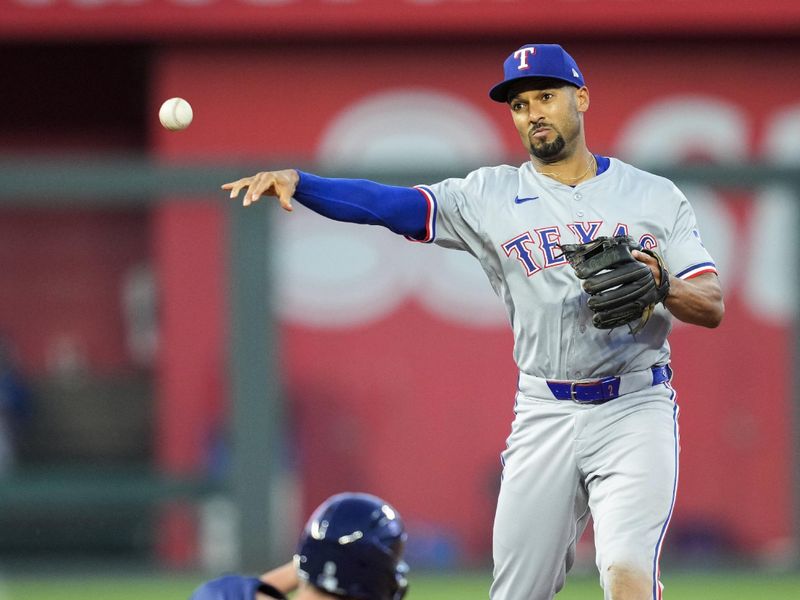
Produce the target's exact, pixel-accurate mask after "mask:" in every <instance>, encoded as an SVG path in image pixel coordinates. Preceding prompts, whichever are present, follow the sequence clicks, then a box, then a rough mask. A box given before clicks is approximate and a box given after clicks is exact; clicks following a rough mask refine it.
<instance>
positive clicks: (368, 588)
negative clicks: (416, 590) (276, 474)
mask: <svg viewBox="0 0 800 600" xmlns="http://www.w3.org/2000/svg"><path fill="white" fill-rule="evenodd" d="M405 541H406V533H405V527H404V526H403V521H402V519H401V518H400V515H399V513H398V512H397V511H396V510H395V509H394V508H393V507H392V506H391V505H390V504H388V503H387V502H385V501H384V500H381V499H380V498H378V497H377V496H373V495H371V494H363V493H349V492H348V493H343V494H337V495H335V496H331V497H330V498H328V499H327V500H326V501H325V502H323V503H322V504H321V505H320V506H319V507H318V508H317V509H316V510H315V511H314V514H312V515H311V517H310V518H309V520H308V522H307V523H306V526H305V529H304V530H303V533H302V535H301V536H300V542H299V544H298V550H297V554H295V556H294V558H293V560H292V561H291V562H288V563H286V564H284V565H282V566H280V567H278V568H276V569H273V570H272V571H268V572H267V573H264V574H263V575H262V576H261V577H259V578H256V577H245V576H242V575H226V576H224V577H220V578H217V579H213V580H211V581H208V582H206V583H204V584H203V585H201V586H200V587H199V588H197V590H195V592H194V593H193V594H192V596H191V598H190V599H189V600H270V599H273V598H278V599H279V600H286V594H289V593H290V592H294V591H295V590H298V592H297V594H296V595H295V596H293V598H295V599H296V600H330V599H331V597H334V598H343V599H345V600H401V599H402V598H403V596H405V593H406V590H407V589H408V582H407V580H406V575H407V573H408V567H407V565H406V563H405V562H404V561H403V550H404V547H405Z"/></svg>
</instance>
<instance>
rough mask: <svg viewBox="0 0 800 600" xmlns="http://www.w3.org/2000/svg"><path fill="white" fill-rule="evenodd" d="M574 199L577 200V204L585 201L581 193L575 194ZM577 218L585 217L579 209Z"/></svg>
mask: <svg viewBox="0 0 800 600" xmlns="http://www.w3.org/2000/svg"><path fill="white" fill-rule="evenodd" d="M572 197H573V198H574V199H575V202H580V201H581V200H582V199H583V194H581V193H580V192H575V193H574V194H572ZM575 216H576V217H577V218H582V217H583V211H582V210H580V209H577V210H576V211H575Z"/></svg>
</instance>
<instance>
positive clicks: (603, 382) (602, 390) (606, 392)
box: [569, 375, 618, 404]
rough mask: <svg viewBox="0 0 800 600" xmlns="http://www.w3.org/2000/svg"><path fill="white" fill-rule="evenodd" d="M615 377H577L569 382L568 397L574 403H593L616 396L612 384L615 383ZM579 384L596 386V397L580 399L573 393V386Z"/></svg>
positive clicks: (574, 391) (574, 390)
mask: <svg viewBox="0 0 800 600" xmlns="http://www.w3.org/2000/svg"><path fill="white" fill-rule="evenodd" d="M617 379H618V378H617V377H615V376H613V375H612V376H610V377H603V378H602V379H578V380H576V381H571V382H570V384H569V399H570V400H572V401H573V402H575V403H576V404H595V403H598V402H604V401H607V400H611V399H613V398H616V397H617V394H615V393H614V384H615V383H617ZM579 385H591V386H598V387H599V389H598V397H597V398H592V399H590V400H580V399H579V398H578V397H577V396H576V395H575V394H576V389H575V388H576V387H577V386H579Z"/></svg>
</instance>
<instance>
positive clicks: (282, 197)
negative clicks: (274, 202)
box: [278, 186, 294, 212]
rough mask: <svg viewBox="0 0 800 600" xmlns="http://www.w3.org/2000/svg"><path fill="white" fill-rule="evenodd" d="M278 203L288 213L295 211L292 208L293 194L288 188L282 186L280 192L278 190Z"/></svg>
mask: <svg viewBox="0 0 800 600" xmlns="http://www.w3.org/2000/svg"><path fill="white" fill-rule="evenodd" d="M278 201H279V202H280V204H281V208H282V209H283V210H285V211H287V212H292V211H293V210H294V208H293V207H292V192H291V191H290V190H289V188H287V187H286V186H281V188H280V190H278Z"/></svg>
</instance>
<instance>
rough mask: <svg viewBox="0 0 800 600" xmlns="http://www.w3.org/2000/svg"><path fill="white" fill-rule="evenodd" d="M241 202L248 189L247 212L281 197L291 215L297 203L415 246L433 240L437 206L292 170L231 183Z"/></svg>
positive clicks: (385, 188) (372, 185)
mask: <svg viewBox="0 0 800 600" xmlns="http://www.w3.org/2000/svg"><path fill="white" fill-rule="evenodd" d="M222 189H224V190H230V192H231V198H236V197H237V196H238V195H239V192H241V191H242V190H243V189H246V190H247V191H246V192H245V195H244V201H243V204H244V206H249V205H250V204H252V203H253V202H256V201H257V200H258V199H259V198H260V197H261V196H262V195H269V196H277V197H278V199H279V201H280V204H281V206H282V207H283V208H284V209H285V210H287V211H291V210H292V197H294V199H295V200H297V201H298V202H300V203H301V204H303V205H304V206H306V207H308V208H310V209H311V210H313V211H314V212H317V213H319V214H321V215H323V216H325V217H328V218H329V219H334V220H337V221H345V222H347V223H361V224H368V225H381V226H383V227H386V228H387V229H390V230H391V231H393V232H395V233H398V234H400V235H404V236H407V237H409V238H412V239H415V240H426V241H427V240H429V239H430V235H431V231H430V227H429V225H430V219H429V217H430V215H431V214H432V210H433V208H432V205H431V204H430V201H429V200H428V199H427V196H426V195H425V194H423V193H422V192H421V191H420V190H418V189H415V188H411V187H402V186H396V185H384V184H381V183H377V182H374V181H369V180H366V179H337V178H328V177H319V176H317V175H312V174H311V173H305V172H301V171H297V170H295V169H287V170H284V171H264V172H261V173H257V174H255V175H253V176H252V177H245V178H243V179H239V180H238V181H233V182H231V183H226V184H224V185H223V186H222Z"/></svg>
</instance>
